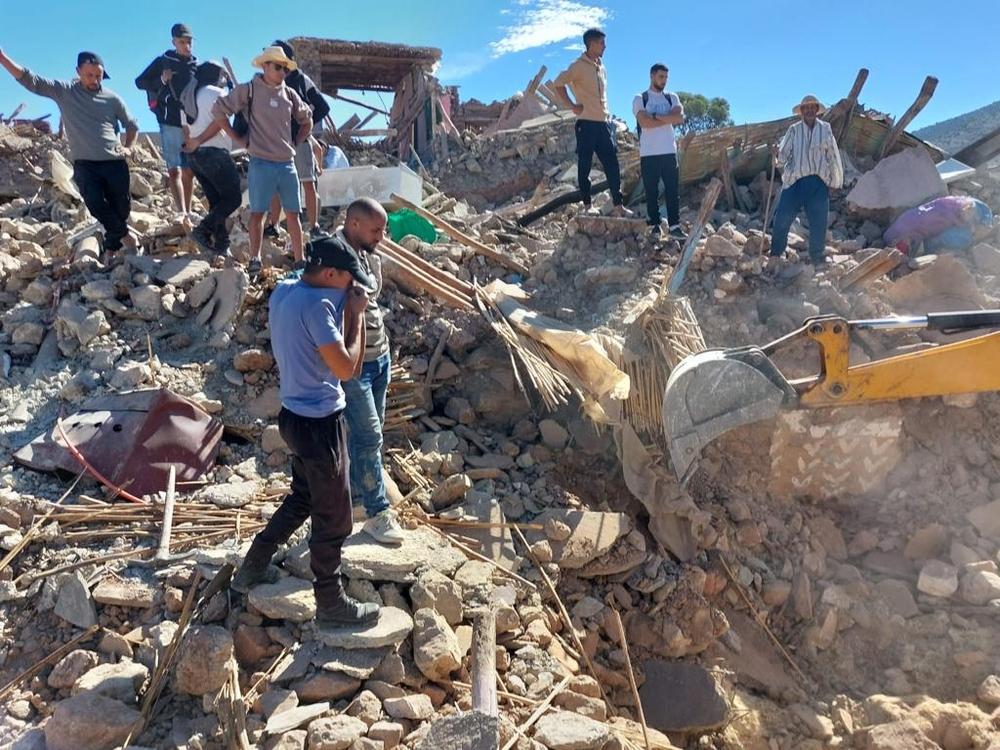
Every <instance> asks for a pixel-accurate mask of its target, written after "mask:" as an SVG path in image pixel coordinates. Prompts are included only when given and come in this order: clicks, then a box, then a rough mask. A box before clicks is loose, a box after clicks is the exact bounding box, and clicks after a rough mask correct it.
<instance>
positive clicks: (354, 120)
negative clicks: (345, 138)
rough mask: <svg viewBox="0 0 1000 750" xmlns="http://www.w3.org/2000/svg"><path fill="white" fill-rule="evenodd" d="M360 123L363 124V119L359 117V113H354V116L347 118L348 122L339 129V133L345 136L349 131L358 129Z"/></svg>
mask: <svg viewBox="0 0 1000 750" xmlns="http://www.w3.org/2000/svg"><path fill="white" fill-rule="evenodd" d="M359 122H361V118H360V117H358V115H357V113H354V114H353V115H351V116H350V117H348V118H347V121H346V122H345V123H344V124H343V125H341V126H340V127H339V128H337V132H338V133H339V134H340V135H345V134H346V133H347V131H349V130H353V129H354V128H356V127H357V126H358V123H359Z"/></svg>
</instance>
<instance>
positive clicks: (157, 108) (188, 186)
mask: <svg viewBox="0 0 1000 750" xmlns="http://www.w3.org/2000/svg"><path fill="white" fill-rule="evenodd" d="M170 36H171V38H172V40H173V49H168V50H167V51H166V52H164V53H163V54H162V55H159V56H158V57H156V59H154V60H153V62H151V63H150V64H149V65H147V66H146V69H145V70H144V71H142V73H140V74H139V77H138V78H136V79H135V85H136V87H137V88H139V89H141V90H142V91H145V92H146V96H147V98H148V100H149V108H150V109H151V110H153V113H154V114H155V115H156V121H157V122H158V123H159V124H160V150H161V151H162V152H163V161H164V162H166V165H167V182H168V184H169V185H170V193H171V195H173V196H174V202H175V203H176V204H177V210H178V211H180V212H181V213H183V214H188V213H190V212H191V194H192V191H193V190H194V173H193V172H192V171H191V169H190V167H188V162H187V154H185V153H184V151H183V150H182V148H181V147H182V146H183V145H184V120H183V119H182V118H183V113H182V111H181V103H180V93H181V91H183V90H184V87H185V86H186V85H187V83H188V81H190V80H191V78H192V77H193V76H194V74H195V69H196V68H197V60H196V58H195V56H194V54H193V52H192V50H193V48H194V37H193V36H192V35H191V29H190V28H188V27H187V25H185V24H183V23H175V24H174V25H173V27H172V28H171V29H170Z"/></svg>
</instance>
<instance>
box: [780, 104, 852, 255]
mask: <svg viewBox="0 0 1000 750" xmlns="http://www.w3.org/2000/svg"><path fill="white" fill-rule="evenodd" d="M825 110H826V108H825V107H824V106H823V104H822V103H821V102H820V101H819V99H817V98H816V97H815V96H812V95H807V96H805V97H803V98H802V101H801V102H800V103H799V104H798V105H796V106H795V107H794V108H793V109H792V114H795V115H798V116H799V118H800V119H799V121H798V122H796V123H794V124H793V125H792V126H791V127H790V128H788V132H786V133H785V136H784V138H782V139H781V143H780V144H778V146H777V147H772V155H773V156H774V159H775V162H776V163H777V165H778V168H779V169H781V196H780V198H779V199H778V206H777V208H775V210H774V225H773V227H772V229H771V257H780V256H781V255H782V254H783V253H784V252H785V245H786V244H787V243H788V230H789V229H790V228H791V226H792V222H793V221H794V220H795V216H796V214H798V212H799V211H800V210H801V209H803V208H805V211H806V218H808V219H809V258H810V260H811V261H812V263H813V265H815V266H822V265H824V264H825V263H826V262H827V260H826V256H825V255H824V251H825V249H826V224H827V217H828V215H829V213H830V189H831V188H834V189H836V188H839V187H840V186H841V185H843V183H844V164H843V162H842V161H841V159H840V149H839V148H838V147H837V140H836V139H835V138H834V137H833V130H832V129H831V128H830V123H828V122H826V121H825V120H820V119H819V116H820V115H821V114H822V113H823V112H824V111H825ZM765 229H766V227H765Z"/></svg>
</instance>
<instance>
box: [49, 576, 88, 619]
mask: <svg viewBox="0 0 1000 750" xmlns="http://www.w3.org/2000/svg"><path fill="white" fill-rule="evenodd" d="M54 611H55V613H56V614H57V615H59V616H60V617H61V618H62V619H64V620H65V621H66V622H68V623H70V624H71V625H76V626H77V627H78V628H89V627H90V626H91V625H96V624H97V607H96V605H95V604H94V599H93V597H92V596H91V595H90V589H89V588H87V580H86V579H85V578H84V577H83V576H82V575H80V573H79V572H75V573H73V574H71V575H67V576H66V577H65V578H63V581H62V583H61V584H60V586H59V593H58V595H57V596H56V606H55V610H54Z"/></svg>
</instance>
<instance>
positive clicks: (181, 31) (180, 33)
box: [170, 23, 194, 39]
mask: <svg viewBox="0 0 1000 750" xmlns="http://www.w3.org/2000/svg"><path fill="white" fill-rule="evenodd" d="M170 36H171V37H173V38H174V39H185V38H187V39H194V34H192V33H191V27H190V26H188V25H187V24H186V23H175V24H174V25H173V26H171V27H170Z"/></svg>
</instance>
